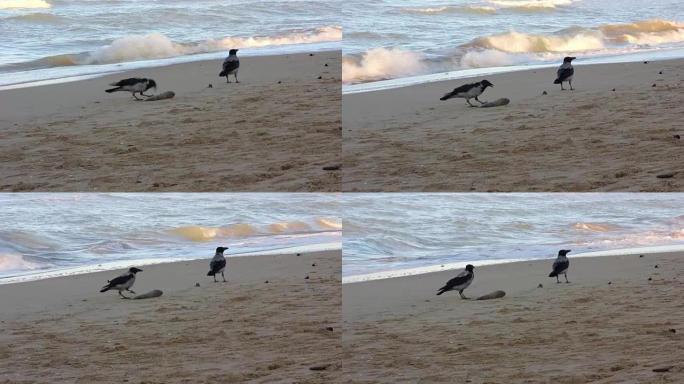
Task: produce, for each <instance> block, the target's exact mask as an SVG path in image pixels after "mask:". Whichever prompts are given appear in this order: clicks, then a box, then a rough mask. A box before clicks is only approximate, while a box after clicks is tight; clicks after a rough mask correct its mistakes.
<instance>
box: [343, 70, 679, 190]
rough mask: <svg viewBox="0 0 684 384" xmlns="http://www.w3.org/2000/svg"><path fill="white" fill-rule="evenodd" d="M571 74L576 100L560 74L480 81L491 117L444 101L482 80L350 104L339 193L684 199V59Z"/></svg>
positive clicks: (376, 95) (361, 97)
mask: <svg viewBox="0 0 684 384" xmlns="http://www.w3.org/2000/svg"><path fill="white" fill-rule="evenodd" d="M575 67H576V69H575V72H576V73H575V81H574V86H575V89H576V90H575V91H565V92H561V90H560V88H559V86H557V85H554V84H552V82H553V80H554V78H555V71H556V69H555V68H548V69H537V70H530V71H523V72H513V73H505V74H499V75H493V76H486V78H487V79H488V80H490V81H491V82H492V83H494V85H495V87H494V88H492V89H488V90H487V91H486V92H485V94H484V97H482V98H481V99H482V100H488V101H492V100H495V99H498V98H501V97H507V98H510V99H511V104H510V105H508V106H505V107H498V108H484V109H478V108H468V107H467V105H466V103H465V101H464V100H463V99H454V100H449V101H444V102H443V101H440V100H439V98H440V97H441V96H442V95H443V94H444V93H446V92H448V91H451V90H452V89H453V88H455V87H456V86H458V85H461V84H464V83H467V82H472V81H479V80H480V79H481V77H478V78H476V79H460V80H452V81H445V82H437V83H430V84H422V85H416V86H410V87H404V88H397V89H391V90H384V91H377V92H368V93H357V94H349V95H345V96H344V97H343V111H342V116H343V125H344V130H343V136H344V143H343V153H344V155H343V156H344V160H343V166H344V170H343V177H342V178H343V180H342V188H343V190H344V191H504V192H509V191H680V190H682V189H684V140H677V139H675V138H674V137H673V136H674V135H676V134H679V135H682V137H684V122H683V120H682V116H684V60H671V61H660V62H649V63H648V64H644V63H642V62H639V63H619V64H600V65H576V66H575ZM661 71H662V74H659V72H661ZM653 84H655V85H656V87H652V85H653ZM613 89H615V91H613ZM543 91H547V93H548V94H547V95H543V94H542V93H543ZM473 103H475V104H477V103H476V102H474V101H473ZM672 174H673V175H672ZM658 175H665V176H670V175H671V177H669V178H667V177H666V178H658V177H657V176H658Z"/></svg>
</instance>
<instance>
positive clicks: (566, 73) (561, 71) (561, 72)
mask: <svg viewBox="0 0 684 384" xmlns="http://www.w3.org/2000/svg"><path fill="white" fill-rule="evenodd" d="M574 74H575V68H572V67H570V68H558V78H557V79H556V81H566V80H567V79H569V78H570V77H571V76H572V75H574Z"/></svg>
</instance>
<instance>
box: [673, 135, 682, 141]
mask: <svg viewBox="0 0 684 384" xmlns="http://www.w3.org/2000/svg"><path fill="white" fill-rule="evenodd" d="M672 137H674V138H675V139H677V140H679V139H681V138H682V137H681V136H679V135H674V136H672Z"/></svg>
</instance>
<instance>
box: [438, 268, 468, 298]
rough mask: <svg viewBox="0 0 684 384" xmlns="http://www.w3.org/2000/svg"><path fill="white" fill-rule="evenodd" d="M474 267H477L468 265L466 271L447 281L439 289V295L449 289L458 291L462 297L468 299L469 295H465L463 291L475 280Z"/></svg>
mask: <svg viewBox="0 0 684 384" xmlns="http://www.w3.org/2000/svg"><path fill="white" fill-rule="evenodd" d="M473 269H475V267H473V266H472V265H470V264H468V265H466V267H465V271H461V273H459V274H458V275H457V276H456V277H454V278H453V279H451V280H449V281H447V283H446V284H445V285H444V286H443V287H442V288H440V289H439V290H438V292H437V296H439V295H441V294H442V293H444V292H447V291H458V294H459V295H460V296H461V299H467V297H465V296H463V291H464V290H465V289H466V288H468V286H469V285H470V283H472V282H473V279H475V273H473Z"/></svg>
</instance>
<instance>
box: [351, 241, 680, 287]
mask: <svg viewBox="0 0 684 384" xmlns="http://www.w3.org/2000/svg"><path fill="white" fill-rule="evenodd" d="M667 253H683V254H684V244H673V245H657V246H649V247H632V248H617V249H609V250H603V251H591V252H582V253H577V254H573V253H570V254H568V256H569V257H571V258H573V259H574V258H587V257H589V258H591V257H613V256H624V255H639V254H643V255H651V254H667ZM554 259H555V256H553V257H546V258H531V259H496V260H469V261H459V262H455V263H445V264H440V265H437V264H435V265H428V266H422V267H415V268H405V269H396V270H391V271H382V272H372V273H366V274H360V275H351V276H344V275H343V276H342V284H356V283H362V282H367V281H378V280H386V279H395V278H402V277H407V276H419V275H425V274H431V273H438V272H447V271H454V270H456V271H458V270H461V269H463V268H464V267H465V266H466V264H474V265H476V266H477V265H479V266H495V265H503V264H512V263H525V262H530V261H540V260H547V261H548V260H554Z"/></svg>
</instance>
